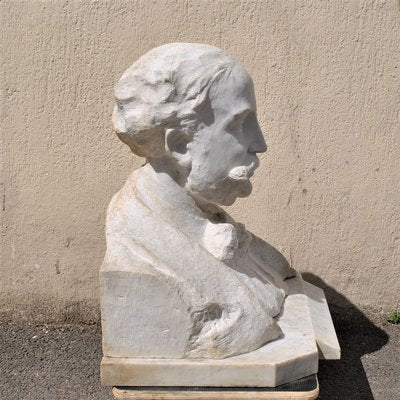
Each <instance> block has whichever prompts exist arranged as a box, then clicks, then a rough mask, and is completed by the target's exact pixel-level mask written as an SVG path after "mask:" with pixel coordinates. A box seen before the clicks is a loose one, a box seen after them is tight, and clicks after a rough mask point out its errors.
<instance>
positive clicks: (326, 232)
mask: <svg viewBox="0 0 400 400" xmlns="http://www.w3.org/2000/svg"><path fill="white" fill-rule="evenodd" d="M1 27H2V28H1V29H2V32H3V33H2V43H3V51H2V60H1V63H2V69H3V74H2V100H1V106H2V114H1V117H2V138H3V146H2V148H1V150H2V161H3V163H2V166H3V168H2V180H1V190H2V193H1V199H2V210H3V211H2V228H1V229H2V230H1V240H2V246H1V298H0V311H1V312H2V315H3V317H4V318H14V319H18V318H29V319H35V320H62V319H64V320H65V319H67V320H68V319H69V320H77V319H80V320H86V321H89V320H95V319H96V318H98V311H97V310H98V309H97V304H98V303H97V297H98V275H97V274H98V269H99V266H100V263H101V260H102V257H103V253H104V245H105V243H104V234H103V229H104V217H105V210H106V207H107V204H108V202H109V200H110V198H111V196H112V194H113V193H115V192H116V191H117V190H118V188H120V187H121V185H122V183H123V182H124V180H125V179H126V177H127V176H128V174H129V172H130V171H131V170H132V169H133V168H134V167H136V166H138V165H140V163H142V160H141V159H138V158H136V157H134V156H133V155H132V154H130V153H129V151H128V148H127V147H125V146H124V145H123V144H122V143H120V142H119V141H118V139H117V138H116V136H115V135H113V133H112V130H111V123H110V117H111V111H112V107H113V98H112V89H113V85H114V83H115V82H116V81H117V80H118V78H119V76H120V75H121V73H122V72H123V71H124V70H125V69H126V68H127V67H128V66H129V65H130V64H131V63H132V62H133V61H134V60H135V59H136V58H137V57H139V56H140V55H141V54H143V53H144V52H146V51H147V50H149V49H151V48H152V47H154V46H157V45H160V44H162V43H167V42H172V41H189V42H190V41H192V42H204V43H209V44H214V45H216V46H218V47H221V48H223V49H225V50H226V51H227V52H229V53H231V54H232V55H234V56H235V57H236V58H237V59H238V60H239V61H240V62H241V63H242V64H243V65H244V66H245V67H246V68H247V69H248V70H249V72H250V73H251V74H252V76H253V78H254V83H255V87H256V93H257V99H258V107H259V118H260V122H261V125H262V127H263V129H264V132H265V136H266V137H267V140H268V143H269V151H268V153H267V154H266V155H263V156H262V164H261V167H260V169H259V171H258V174H256V178H255V184H254V187H255V189H254V195H253V197H252V200H251V201H250V200H248V199H247V200H246V199H245V200H241V201H239V202H238V203H237V204H236V205H235V206H234V207H233V208H232V214H233V215H234V217H235V218H236V219H238V220H241V221H242V222H245V223H246V225H247V226H248V228H249V229H251V230H252V231H254V232H255V233H257V234H259V235H261V236H262V237H263V238H264V239H266V240H268V241H269V242H271V243H272V244H274V245H276V246H278V247H279V248H280V249H282V251H283V253H284V254H285V255H286V256H287V257H288V259H289V260H290V261H291V262H292V265H293V266H294V267H295V268H297V269H299V270H301V271H310V272H312V273H314V274H315V275H317V276H319V277H320V278H322V279H323V280H324V281H325V282H326V284H327V285H329V286H331V287H332V288H334V289H335V290H336V291H337V292H339V293H341V294H343V295H344V296H346V297H347V298H348V299H349V301H350V302H352V303H354V304H356V305H357V306H358V307H360V308H361V309H363V310H366V311H368V310H369V311H385V312H387V311H389V310H391V309H393V308H395V307H396V306H397V305H398V304H399V293H400V271H399V268H400V254H399V243H400V239H399V237H400V231H399V226H400V220H399V201H400V183H399V182H400V124H399V118H400V114H399V110H400V92H399V88H400V79H399V74H400V72H399V71H400V6H399V2H398V1H397V0H387V1H343V2H342V1H328V0H327V1H310V0H304V1H263V0H260V1H255V2H254V1H215V0H210V1H142V2H139V1H132V0H126V1H120V0H118V1H112V0H109V1H89V0H87V1H83V0H82V1H61V0H57V1H56V0H53V1H42V2H39V1H33V0H31V1H10V0H8V1H2V2H1ZM334 301H335V302H340V301H341V300H340V298H339V297H336V298H334Z"/></svg>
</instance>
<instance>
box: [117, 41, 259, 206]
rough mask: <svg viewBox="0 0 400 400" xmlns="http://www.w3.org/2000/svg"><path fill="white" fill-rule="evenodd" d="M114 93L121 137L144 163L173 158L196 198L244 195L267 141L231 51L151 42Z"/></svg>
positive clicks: (227, 200)
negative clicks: (156, 45) (158, 45)
mask: <svg viewBox="0 0 400 400" xmlns="http://www.w3.org/2000/svg"><path fill="white" fill-rule="evenodd" d="M115 97H116V100H117V105H116V107H115V109H114V115H113V121H114V126H115V130H116V132H117V134H118V136H119V137H120V139H121V140H122V141H123V142H124V143H126V144H128V145H129V147H130V148H131V149H132V151H133V152H134V153H135V154H138V155H140V156H144V157H146V158H147V160H148V161H149V162H152V161H155V160H157V161H160V160H162V161H165V162H166V163H168V164H171V162H172V163H176V166H177V168H178V169H179V170H180V171H181V174H182V173H183V174H184V175H185V176H184V187H185V188H186V189H187V190H188V191H189V192H190V193H191V194H192V195H193V196H194V197H198V198H199V199H200V198H201V199H203V200H205V201H209V202H213V203H217V204H222V205H230V204H232V203H233V202H234V201H235V199H236V198H237V197H244V196H248V195H249V194H250V192H251V183H250V181H249V178H250V177H251V176H252V174H253V172H254V170H255V169H256V168H257V166H258V158H257V156H256V153H258V152H263V151H265V150H266V144H265V141H264V138H263V136H262V133H261V130H260V128H259V125H258V121H257V117H256V102H255V97H254V88H253V83H252V81H251V78H250V76H249V74H248V73H247V72H246V71H245V70H244V69H243V68H242V67H241V66H240V65H239V64H238V63H237V62H236V61H235V60H234V59H233V58H232V57H230V56H229V55H227V54H225V53H224V52H222V51H221V50H220V49H217V48H216V47H213V46H208V45H203V44H193V43H173V44H168V45H164V46H161V47H158V48H155V49H153V50H151V51H149V52H148V53H146V54H145V55H144V56H143V57H141V58H140V59H139V60H138V61H136V62H135V63H134V64H133V65H132V66H131V67H130V68H129V69H128V70H127V71H126V72H125V73H124V74H123V76H122V78H121V79H120V81H119V82H118V84H117V86H116V88H115ZM159 164H160V163H159ZM161 164H162V163H161Z"/></svg>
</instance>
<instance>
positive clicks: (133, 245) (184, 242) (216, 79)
mask: <svg viewBox="0 0 400 400" xmlns="http://www.w3.org/2000/svg"><path fill="white" fill-rule="evenodd" d="M115 97H116V102H117V104H116V106H115V110H114V114H113V122H114V126H115V130H116V132H117V135H118V137H119V138H120V139H121V140H122V141H123V142H124V143H126V144H127V145H128V146H129V147H130V148H131V150H132V152H133V153H135V154H137V155H139V156H142V157H145V158H146V163H145V164H144V166H142V167H141V168H139V169H137V170H135V171H134V172H133V173H132V175H131V176H130V177H129V179H128V180H127V182H126V184H125V185H124V187H123V188H122V189H121V190H120V191H119V192H118V193H117V194H116V195H115V196H114V198H113V199H112V201H111V203H110V206H109V208H108V213H107V222H106V235H107V252H106V256H105V259H104V263H103V265H102V269H101V282H102V318H103V349H104V353H105V355H108V356H111V357H139V358H214V359H219V358H225V357H229V356H233V355H238V354H242V353H247V352H250V351H253V350H255V349H257V348H259V347H261V346H263V345H264V344H266V343H267V342H269V341H272V340H274V339H277V338H278V337H279V336H280V335H281V330H280V328H279V326H278V324H277V322H276V320H275V317H276V316H277V315H278V314H279V313H280V311H281V308H282V305H283V303H284V300H285V296H286V290H287V287H286V284H285V279H287V278H289V277H292V276H294V275H295V272H294V271H293V270H292V269H291V268H290V266H289V265H288V263H287V262H286V260H285V259H284V257H283V256H282V255H281V254H280V253H279V252H278V251H277V250H275V249H274V248H273V247H272V246H270V245H269V244H267V243H266V242H264V241H262V240H261V239H260V238H258V237H256V236H255V235H253V234H251V233H250V232H248V231H247V230H246V229H245V227H244V226H243V225H241V224H238V223H236V222H235V221H233V220H232V219H231V218H230V217H229V215H228V214H227V213H226V212H225V211H224V210H223V209H222V208H220V206H227V205H231V204H232V203H233V202H234V201H235V200H236V199H237V198H238V197H246V196H248V195H249V194H250V193H251V190H252V185H251V182H250V178H251V176H252V175H253V173H254V171H255V169H256V168H257V166H258V164H259V160H258V157H257V153H261V152H264V151H266V143H265V141H264V138H263V135H262V132H261V130H260V127H259V124H258V121H257V115H256V101H255V95H254V88H253V83H252V80H251V77H250V76H249V74H248V73H247V72H246V71H245V70H244V68H243V67H242V66H240V65H239V63H238V62H237V61H235V60H234V59H233V58H232V57H231V56H229V55H227V54H225V53H224V52H223V51H221V50H220V49H218V48H215V47H213V46H208V45H203V44H190V43H174V44H168V45H164V46H161V47H158V48H155V49H153V50H151V51H149V52H148V53H147V54H145V55H144V56H142V57H141V58H140V59H139V60H138V61H136V62H135V63H134V64H133V65H132V66H131V67H130V68H129V69H128V70H127V71H126V72H125V73H124V74H123V76H122V77H121V79H120V81H119V82H118V84H117V86H116V88H115Z"/></svg>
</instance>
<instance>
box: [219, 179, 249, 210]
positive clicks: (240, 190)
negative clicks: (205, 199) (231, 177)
mask: <svg viewBox="0 0 400 400" xmlns="http://www.w3.org/2000/svg"><path fill="white" fill-rule="evenodd" d="M252 190H253V185H252V184H251V182H250V181H249V180H247V181H241V182H240V184H239V185H238V186H237V187H236V190H234V191H232V192H231V193H229V194H228V195H227V196H225V198H224V199H223V201H221V202H220V204H221V205H223V206H231V205H232V204H233V203H234V202H235V201H236V199H237V198H239V197H247V196H250V194H251V192H252Z"/></svg>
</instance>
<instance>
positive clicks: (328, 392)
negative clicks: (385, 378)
mask: <svg viewBox="0 0 400 400" xmlns="http://www.w3.org/2000/svg"><path fill="white" fill-rule="evenodd" d="M302 276H303V278H304V280H306V281H308V282H310V283H312V284H314V285H316V286H318V287H320V288H321V289H323V290H324V291H325V294H326V297H327V300H328V303H329V304H339V306H330V309H331V314H332V319H333V323H334V325H335V328H336V333H337V336H338V339H339V343H340V346H341V349H342V358H341V360H337V361H336V360H335V361H321V362H320V367H319V373H318V379H319V382H320V397H319V399H320V400H350V399H351V400H374V399H375V397H374V395H373V393H372V390H371V387H370V384H369V381H368V377H367V374H366V371H365V370H364V367H363V364H362V357H363V356H365V355H367V354H371V353H374V352H376V351H378V350H380V349H381V348H382V347H383V346H384V345H385V344H386V343H388V340H389V336H388V335H387V333H386V332H385V331H384V330H383V329H381V328H379V327H378V326H376V325H375V324H374V323H373V322H371V321H370V320H369V319H368V318H367V317H366V316H365V315H364V314H363V313H362V312H361V311H360V310H359V309H358V308H357V307H356V306H355V305H354V304H352V303H351V302H350V301H349V300H348V299H346V297H344V296H343V295H342V294H340V293H338V292H337V291H336V290H335V289H333V288H332V287H330V286H328V285H327V284H326V283H325V282H324V281H323V280H322V279H321V278H319V277H317V276H315V275H314V274H311V273H304V274H302ZM393 399H394V398H393Z"/></svg>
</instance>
